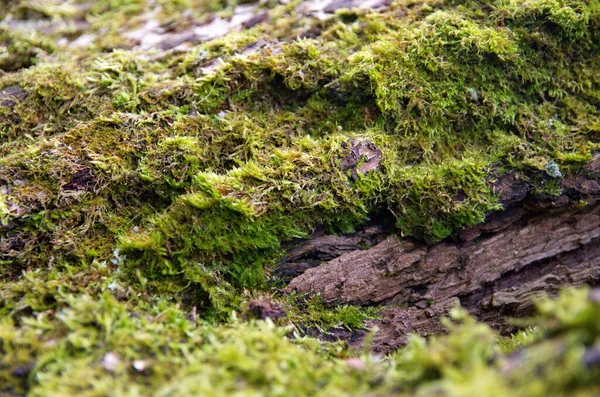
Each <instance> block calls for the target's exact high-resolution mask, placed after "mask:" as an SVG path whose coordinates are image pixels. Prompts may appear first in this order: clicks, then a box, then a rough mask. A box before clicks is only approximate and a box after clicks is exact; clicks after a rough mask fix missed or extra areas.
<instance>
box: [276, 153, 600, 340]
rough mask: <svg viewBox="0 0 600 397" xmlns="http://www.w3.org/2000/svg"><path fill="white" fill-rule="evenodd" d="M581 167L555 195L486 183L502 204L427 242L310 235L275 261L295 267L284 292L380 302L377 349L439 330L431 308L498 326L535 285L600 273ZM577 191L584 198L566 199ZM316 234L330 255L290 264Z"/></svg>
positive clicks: (591, 187) (547, 288)
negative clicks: (360, 243)
mask: <svg viewBox="0 0 600 397" xmlns="http://www.w3.org/2000/svg"><path fill="white" fill-rule="evenodd" d="M595 160H598V156H596V159H595ZM596 162H597V161H596ZM597 163H599V164H598V165H599V166H600V162H597ZM592 164H593V163H592ZM596 168H598V167H596ZM588 171H590V172H591V173H588V174H587V176H577V177H571V178H566V179H565V180H564V181H563V183H562V188H563V195H561V196H559V197H554V198H551V199H550V198H545V199H544V198H542V197H534V196H531V195H528V191H529V190H530V189H529V186H528V185H527V184H526V183H524V182H522V181H520V180H518V179H517V178H515V177H514V176H512V175H508V176H505V177H503V178H501V180H499V181H497V182H495V183H494V187H498V189H500V190H499V191H501V192H502V195H501V200H502V201H503V203H504V206H505V208H507V209H506V210H504V211H501V212H498V213H495V214H492V215H491V216H490V217H489V219H488V221H487V222H486V223H484V224H482V225H478V226H475V227H472V228H468V229H465V230H463V231H462V232H461V233H459V235H458V236H457V237H456V238H455V239H454V240H453V241H452V240H448V241H443V242H441V243H438V244H435V245H433V246H427V245H426V244H425V243H422V242H418V241H414V240H412V239H405V238H398V237H395V236H393V235H388V236H386V237H382V236H381V235H380V236H378V237H376V238H373V236H372V237H371V241H377V240H380V242H378V243H377V244H376V245H374V246H372V247H370V248H368V249H362V250H361V249H353V248H354V247H356V242H355V240H356V239H357V238H358V236H354V237H332V236H319V237H318V238H317V239H314V240H311V241H309V242H308V243H306V244H305V245H304V246H303V247H300V248H296V251H295V252H296V254H292V255H291V256H289V257H288V258H287V260H286V261H285V262H284V263H283V264H282V268H285V269H287V270H286V271H287V274H293V270H295V271H296V272H297V273H302V272H303V273H302V274H300V275H298V276H297V277H295V278H294V279H293V280H292V281H291V282H290V284H289V285H288V287H287V288H286V291H288V292H291V291H296V292H300V293H313V294H314V293H318V294H320V295H321V297H322V298H323V300H324V302H326V303H327V304H329V305H335V304H354V305H384V306H387V308H386V309H384V311H383V313H382V316H381V319H380V320H379V321H377V322H375V323H374V324H372V325H377V326H378V327H379V328H380V332H379V334H378V335H377V337H376V340H375V345H374V348H375V350H379V351H389V350H391V349H394V348H396V347H397V346H399V345H401V344H402V343H404V341H405V335H406V334H407V333H408V332H419V333H421V334H430V333H437V332H441V331H442V329H441V327H440V325H439V317H440V316H443V315H445V314H446V313H447V311H448V310H449V309H450V308H451V307H453V306H454V305H456V304H457V303H460V304H461V305H462V306H463V307H465V308H466V309H467V310H469V311H470V312H471V313H472V314H474V315H476V316H477V317H478V318H480V319H482V320H485V321H487V322H489V323H491V324H493V325H495V326H498V327H500V328H503V327H505V326H506V320H505V319H506V317H507V316H520V315H523V314H527V313H529V312H530V311H531V309H532V307H531V300H532V298H533V297H534V296H536V295H538V294H540V293H542V292H545V293H550V294H552V293H554V292H556V291H557V290H558V289H559V288H560V287H562V286H566V285H582V284H592V285H595V284H597V283H598V282H599V281H600V203H598V201H597V197H598V194H599V193H600V186H599V185H598V181H597V178H598V174H597V172H596V171H597V170H596V169H594V168H591V169H589V170H588ZM583 198H585V199H586V200H587V205H585V206H581V205H573V203H574V202H577V201H579V200H581V199H583ZM349 241H350V242H352V243H353V244H347V242H349ZM321 243H325V246H327V247H328V248H327V251H328V252H329V253H336V254H337V255H336V256H337V257H335V258H333V259H331V258H327V259H325V258H323V257H322V258H319V259H321V260H326V262H318V264H315V263H312V264H311V266H305V267H302V266H297V267H294V263H298V262H296V259H297V258H299V257H298V255H297V252H302V255H304V257H309V256H310V255H311V253H314V252H318V251H319V250H321V251H322V250H323V247H322V244H321ZM336 243H339V244H340V245H339V246H336ZM300 262H301V261H300Z"/></svg>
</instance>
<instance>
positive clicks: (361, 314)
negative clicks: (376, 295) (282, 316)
mask: <svg viewBox="0 0 600 397" xmlns="http://www.w3.org/2000/svg"><path fill="white" fill-rule="evenodd" d="M288 299H289V311H288V313H287V318H288V319H289V321H290V322H292V323H293V324H296V325H297V326H300V327H304V328H316V329H318V330H319V331H320V332H324V333H327V332H328V331H330V330H331V329H332V328H346V329H348V330H359V329H362V328H364V325H365V322H366V321H368V320H375V319H377V318H378V316H379V313H380V312H381V310H382V308H380V307H359V306H352V305H342V306H336V307H333V308H328V307H326V306H325V304H324V303H323V300H322V299H321V298H320V297H319V296H314V297H304V296H295V295H292V296H290V297H289V298H288Z"/></svg>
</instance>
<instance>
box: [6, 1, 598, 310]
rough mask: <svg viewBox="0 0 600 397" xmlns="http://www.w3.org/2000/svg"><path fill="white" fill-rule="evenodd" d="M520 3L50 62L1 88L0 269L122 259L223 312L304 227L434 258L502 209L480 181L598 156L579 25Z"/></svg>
mask: <svg viewBox="0 0 600 397" xmlns="http://www.w3.org/2000/svg"><path fill="white" fill-rule="evenodd" d="M105 6H106V7H109V9H110V10H113V11H114V12H115V13H125V14H127V13H129V12H132V13H134V14H136V13H139V15H143V12H145V11H143V10H146V8H145V7H147V6H148V5H147V4H146V3H143V2H140V3H139V4H138V3H135V4H134V3H132V4H129V3H128V4H121V3H118V4H117V3H115V4H113V3H110V4H108V3H106V4H105V3H99V5H98V7H105ZM136 7H137V8H140V7H141V8H140V9H139V10H138V9H137V8H136ZM177 7H179V6H175V8H173V9H172V10H171V11H169V10H170V8H169V7H166V6H165V7H164V9H163V11H164V12H167V13H168V12H174V13H177V9H178V8H177ZM523 7H524V6H523V4H521V2H520V1H516V0H515V1H499V0H498V1H496V2H495V3H494V4H493V7H491V8H489V9H486V10H485V11H484V10H482V9H481V7H480V5H479V4H475V3H469V2H466V3H460V4H457V3H452V2H449V3H443V2H440V3H436V4H434V7H431V6H429V5H426V4H424V3H419V2H417V3H414V4H412V3H411V5H410V7H408V5H407V4H403V3H402V2H398V3H396V4H394V5H392V6H391V7H390V8H389V9H387V10H385V11H383V12H380V13H375V12H365V13H357V14H356V15H355V17H353V18H346V17H344V16H343V15H342V14H340V16H339V17H337V18H332V19H330V20H328V21H324V22H320V23H319V25H318V32H319V33H320V34H318V35H313V36H314V37H313V38H311V39H307V38H305V39H298V40H284V41H281V42H280V43H278V44H277V46H276V47H275V48H274V49H269V48H265V49H262V50H255V51H254V53H252V54H250V55H247V54H246V55H244V54H243V53H240V52H243V50H244V48H246V47H247V46H248V45H251V44H252V43H254V42H256V41H257V40H259V39H267V40H273V39H278V38H285V37H287V36H286V35H289V34H293V32H296V31H297V29H298V26H300V25H302V24H306V23H307V19H306V18H304V17H302V16H300V15H298V14H295V13H294V12H293V9H294V6H293V5H288V6H282V7H280V8H275V9H273V10H271V11H270V13H271V15H272V16H273V18H274V17H275V16H283V15H285V13H286V12H287V13H289V15H288V17H287V19H284V20H279V21H280V22H277V23H275V20H273V22H272V25H276V26H272V31H273V33H272V35H269V34H267V32H268V31H269V25H268V24H267V25H260V26H257V27H256V28H253V29H252V30H250V31H247V32H239V33H236V34H232V35H231V36H226V37H224V38H221V39H218V40H215V41H213V42H208V43H205V44H201V45H198V46H197V47H196V48H195V49H193V50H192V51H190V52H189V53H188V54H185V55H181V54H178V53H177V52H167V53H163V54H160V56H154V55H153V56H142V55H141V54H139V53H137V52H135V51H130V50H125V49H123V50H118V51H112V52H107V53H103V52H102V51H103V50H102V49H101V48H100V47H97V48H90V49H89V50H87V51H81V50H76V49H71V50H69V49H66V48H62V49H61V51H59V52H57V54H56V59H53V60H52V61H50V60H47V61H44V62H42V63H40V64H38V65H36V66H32V67H29V68H27V69H20V70H17V71H15V72H13V73H9V74H7V75H5V76H2V77H1V78H0V90H2V91H0V92H8V91H6V90H12V91H11V92H18V93H19V95H17V97H18V98H16V99H11V101H10V105H4V106H0V114H1V115H2V116H3V117H2V118H1V119H0V141H1V142H2V144H1V146H0V151H1V152H2V153H3V157H2V159H1V160H0V183H1V184H2V186H3V189H4V193H3V199H2V200H3V202H4V203H6V204H4V206H3V208H4V207H6V208H5V209H3V215H2V217H3V223H5V224H8V223H7V222H9V221H8V219H9V218H10V225H11V226H10V228H9V227H5V229H7V230H5V231H3V233H4V240H3V241H4V242H3V259H2V260H3V261H4V263H6V264H7V267H6V270H3V273H4V274H6V275H15V274H18V272H19V271H21V270H22V269H23V268H25V267H26V266H30V267H35V268H44V267H47V266H48V263H52V264H61V265H66V264H72V263H79V262H80V261H81V260H82V259H84V258H85V259H84V261H89V260H91V259H94V258H96V259H98V260H110V259H111V258H112V256H113V254H112V253H113V252H114V251H115V249H119V250H120V255H121V256H123V257H124V258H125V259H124V260H123V261H122V266H121V268H122V272H123V273H122V274H123V275H124V276H125V277H133V276H135V277H137V276H136V275H137V273H138V272H141V275H142V276H143V277H144V279H145V280H146V282H147V283H146V284H145V285H146V286H148V287H151V288H153V289H154V290H155V291H158V290H160V291H162V292H166V293H173V292H175V291H177V292H181V291H183V290H185V289H186V288H187V289H188V291H195V292H194V293H193V294H192V295H193V296H195V297H196V298H194V299H196V301H195V303H196V304H200V302H203V305H206V306H219V307H230V306H231V304H228V303H226V302H222V301H221V299H220V298H219V296H223V294H225V295H226V296H229V297H233V296H235V294H236V293H235V292H234V290H235V288H238V289H240V288H257V287H262V286H264V285H265V277H264V273H263V270H262V269H263V267H265V266H268V265H269V264H270V263H273V261H274V260H276V258H277V257H278V255H279V254H280V243H281V242H282V241H286V240H289V239H291V238H296V237H301V236H307V235H308V234H309V233H310V232H311V231H312V230H313V229H314V228H315V227H317V226H322V225H325V226H326V227H330V228H332V229H333V230H334V231H349V230H352V229H353V228H354V227H355V226H356V225H357V224H360V223H362V222H364V221H365V220H366V219H367V215H368V214H369V213H371V212H373V211H379V210H381V209H386V210H389V211H391V212H392V213H393V214H394V215H395V216H396V219H397V227H398V229H399V231H400V232H401V233H402V234H404V235H410V236H414V237H417V238H421V239H425V240H427V241H429V242H436V241H439V240H441V239H443V238H446V237H448V236H449V235H451V234H452V233H453V231H455V230H457V229H460V228H461V227H463V226H468V225H473V224H475V223H479V222H481V221H483V219H484V218H485V215H486V214H487V213H488V212H490V211H491V210H494V209H497V208H499V207H498V204H497V198H496V196H495V195H494V194H493V192H492V190H491V188H490V186H489V183H488V179H489V177H490V170H491V169H495V170H497V169H502V170H506V171H508V170H516V171H518V172H520V173H522V174H524V175H525V176H529V177H530V178H531V179H532V180H538V179H539V180H540V181H542V182H544V181H545V179H544V178H542V177H540V175H543V174H545V173H546V172H547V170H546V167H547V165H548V164H556V165H557V167H559V169H560V170H561V172H562V173H564V174H565V175H568V174H569V173H573V172H577V169H578V168H581V166H582V165H583V164H585V163H586V161H588V160H589V159H590V158H591V153H592V151H594V150H596V149H598V143H597V142H598V132H599V130H598V116H597V114H598V112H597V107H598V104H599V103H600V100H599V98H598V91H599V90H598V87H599V86H600V81H599V80H598V73H597V65H598V57H599V51H598V50H599V48H598V42H600V40H599V37H598V31H599V29H598V27H599V26H600V22H599V20H600V19H599V16H598V15H599V14H598V9H597V7H596V6H594V4H593V3H589V4H588V3H568V2H564V3H560V2H559V3H557V2H555V3H551V2H527V3H526V7H529V8H528V10H529V11H528V12H527V13H524V12H523V11H522V8H523ZM134 9H135V10H134ZM403 10H406V12H405V11H403ZM113 11H111V12H113ZM146 11H147V10H146ZM163 11H161V12H163ZM401 13H406V15H404V16H403V17H399V15H400V14H401ZM68 15H71V14H68V13H67V14H64V13H63V14H61V15H60V16H59V17H60V18H67V17H68ZM86 15H87V14H86ZM115 15H116V14H115ZM119 15H120V14H119ZM136 15H138V14H136ZM87 17H90V16H89V15H88V16H86V18H87ZM90 18H91V17H90ZM115 18H116V16H115ZM133 19H135V18H133ZM133 19H132V20H133ZM132 23H133V22H132ZM94 26H95V25H94ZM308 26H312V28H315V29H316V28H317V26H316V25H315V24H314V21H313V22H311V24H309V25H308ZM312 28H311V29H312ZM115 34H118V33H115ZM217 59H219V61H218V63H215V62H217ZM215 65H216V66H215ZM218 65H220V66H218ZM15 90H16V91H15ZM6 95H8V94H5V95H4V96H6ZM13 96H14V95H13ZM364 141H367V142H370V144H372V145H374V146H375V147H376V148H377V150H378V151H379V152H380V153H381V159H380V160H378V163H377V165H375V166H374V167H372V168H371V169H370V171H369V172H366V173H362V172H360V173H357V171H356V168H357V167H361V165H362V164H364V162H365V161H367V159H366V157H364V156H362V155H361V156H362V157H361V156H359V158H358V160H357V164H356V165H352V166H350V168H348V167H346V166H345V165H344V164H346V163H345V162H346V161H347V160H346V159H347V158H348V156H350V155H351V153H352V151H353V150H355V149H353V147H352V145H353V144H355V143H356V142H364ZM353 142H354V143H353ZM550 185H551V184H550ZM550 185H548V184H546V183H545V182H544V185H543V186H542V183H540V186H539V189H541V190H543V191H544V192H545V191H548V192H549V193H553V192H554V191H553V190H552V189H550V187H551V186H550ZM9 207H10V209H7V208H9ZM172 288H174V289H172ZM198 291H203V292H198ZM216 291H220V292H216ZM224 291H229V292H227V293H225V292H224ZM228 299H230V298H226V299H225V301H227V300H228ZM234 301H235V299H234ZM232 305H233V306H234V307H235V304H232Z"/></svg>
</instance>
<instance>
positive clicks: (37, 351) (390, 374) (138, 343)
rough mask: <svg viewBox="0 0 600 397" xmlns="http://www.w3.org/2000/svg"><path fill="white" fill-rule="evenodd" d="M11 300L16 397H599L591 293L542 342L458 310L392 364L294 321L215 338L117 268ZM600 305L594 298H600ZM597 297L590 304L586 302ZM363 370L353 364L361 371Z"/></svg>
mask: <svg viewBox="0 0 600 397" xmlns="http://www.w3.org/2000/svg"><path fill="white" fill-rule="evenodd" d="M67 273H68V275H67V274H65V273H64V272H63V273H62V274H59V273H58V272H57V273H54V274H53V275H50V276H43V275H41V274H40V273H39V272H34V273H28V274H26V275H25V278H24V279H23V280H21V281H19V282H13V283H10V284H3V285H2V286H1V287H2V289H1V291H2V292H1V294H2V295H1V296H2V302H3V303H2V306H0V312H1V313H2V320H1V321H0V352H2V355H1V358H0V364H1V365H0V380H1V382H0V392H2V393H3V394H7V395H22V394H24V393H27V394H28V395H34V396H38V395H39V396H42V395H54V394H60V395H72V394H80V395H131V394H135V393H137V394H142V395H177V396H178V395H182V396H183V395H190V394H206V395H223V394H228V395H229V394H235V393H238V394H243V395H249V394H260V395H274V396H275V395H276V396H278V395H298V396H303V395H315V394H317V395H332V394H333V395H366V394H370V395H382V396H383V395H421V394H428V393H429V392H431V390H437V392H439V393H443V394H461V395H462V394H472V393H473V392H475V391H478V392H483V393H485V394H487V395H492V396H496V395H497V396H502V395H506V394H507V393H512V394H514V393H516V394H517V395H540V396H541V395H549V394H551V395H567V394H568V393H574V392H577V393H579V395H590V396H591V395H595V394H597V393H598V390H600V384H598V379H599V378H598V375H600V374H599V373H598V371H599V370H600V369H599V367H598V365H597V362H595V361H590V359H589V357H592V355H591V354H592V353H593V352H594V351H595V350H594V349H597V346H598V343H600V342H599V341H600V325H599V324H598V321H597V319H598V318H599V315H600V305H599V304H598V303H597V302H595V301H594V300H593V299H594V298H593V296H594V295H590V292H589V291H588V290H587V289H581V290H572V291H565V292H563V293H562V294H561V296H560V299H559V300H557V301H553V300H550V299H544V300H541V301H539V302H538V304H537V306H538V310H539V315H538V316H537V317H534V318H532V319H530V320H529V321H528V323H529V324H530V325H535V326H537V331H536V334H537V335H536V337H535V338H532V339H531V338H530V339H529V340H528V341H526V342H522V343H520V344H519V347H518V350H516V351H515V352H514V353H512V354H504V353H502V351H503V350H505V348H504V347H503V346H505V342H504V338H502V337H499V336H497V335H496V334H495V333H494V332H493V331H492V330H491V329H490V328H489V327H488V326H487V325H484V324H479V323H477V322H476V321H474V320H473V319H472V318H470V317H469V316H468V315H466V314H465V313H464V312H463V311H462V310H459V309H458V308H457V309H456V310H455V311H453V312H452V319H453V321H450V320H447V321H446V322H445V325H446V326H447V327H448V329H449V333H448V335H442V336H438V337H433V338H431V339H429V340H428V341H426V340H425V339H423V338H420V337H416V336H415V337H412V338H411V339H410V340H409V343H408V345H407V346H406V347H405V348H403V349H401V350H399V351H398V352H397V353H395V354H393V355H392V356H391V357H389V358H385V359H383V360H382V359H381V358H380V357H379V358H378V357H374V356H371V355H369V354H363V355H358V356H357V352H352V351H349V350H348V349H347V348H346V347H344V345H343V344H341V343H335V344H330V343H323V342H320V341H317V340H315V339H311V338H300V337H298V334H297V333H296V331H294V328H293V327H292V326H288V325H286V323H285V320H281V321H283V322H280V325H277V326H276V325H274V324H273V323H272V322H271V321H269V320H267V321H258V322H257V321H249V322H240V321H239V320H237V319H236V318H235V317H232V318H231V319H230V320H229V321H228V322H227V323H226V324H221V325H215V324H211V323H207V322H205V321H203V320H197V319H196V318H195V317H194V315H193V314H191V313H185V312H183V311H182V310H181V309H180V308H178V307H177V306H176V305H173V304H172V303H168V302H166V301H164V300H162V299H148V297H142V296H139V295H138V294H137V292H136V291H135V290H133V289H131V287H129V286H128V285H127V284H126V283H123V282H120V281H118V280H116V279H115V278H114V277H113V276H111V275H110V270H109V268H107V267H106V266H96V265H94V266H91V267H89V268H87V269H84V270H83V271H82V270H78V271H74V270H73V269H72V270H70V271H69V272H67ZM595 293H596V292H594V294H595ZM588 296H590V297H591V299H590V298H588ZM351 357H352V359H350V358H351Z"/></svg>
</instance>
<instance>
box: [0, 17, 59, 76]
mask: <svg viewBox="0 0 600 397" xmlns="http://www.w3.org/2000/svg"><path fill="white" fill-rule="evenodd" d="M53 51H54V45H53V42H52V40H49V39H47V38H45V37H41V36H39V35H36V34H24V33H23V34H21V33H18V32H13V31H12V30H10V29H9V28H8V27H6V26H3V25H1V24H0V71H2V72H12V71H15V70H19V69H21V68H27V67H29V66H31V65H34V64H36V63H37V62H38V61H39V59H38V55H41V54H46V53H51V52H53Z"/></svg>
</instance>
